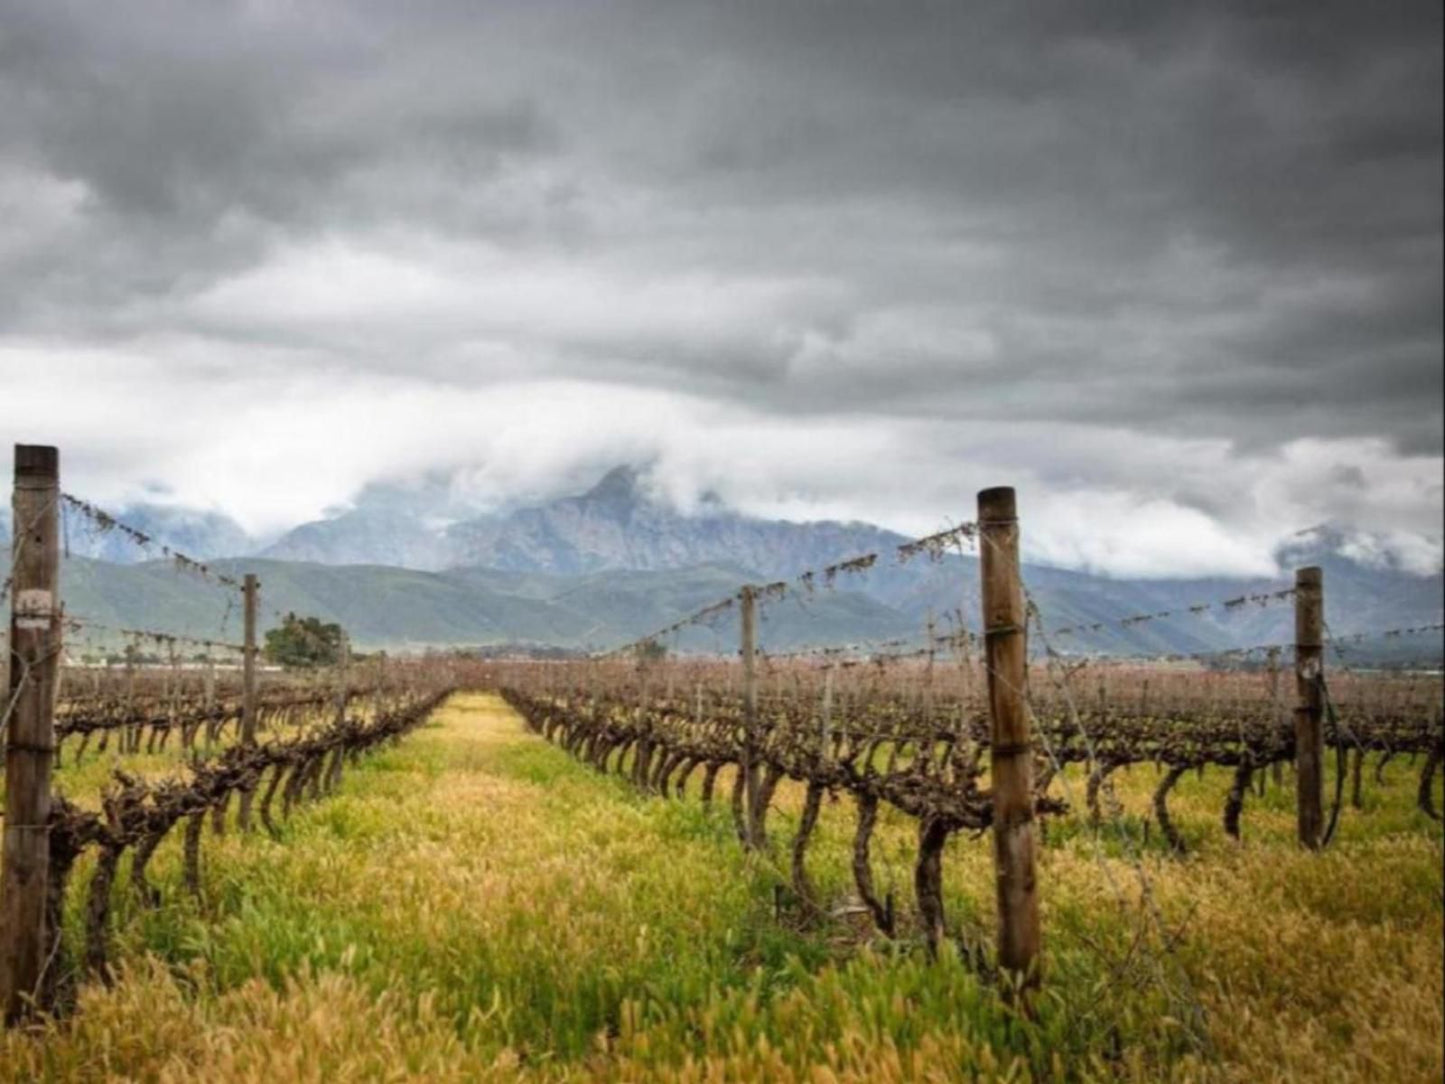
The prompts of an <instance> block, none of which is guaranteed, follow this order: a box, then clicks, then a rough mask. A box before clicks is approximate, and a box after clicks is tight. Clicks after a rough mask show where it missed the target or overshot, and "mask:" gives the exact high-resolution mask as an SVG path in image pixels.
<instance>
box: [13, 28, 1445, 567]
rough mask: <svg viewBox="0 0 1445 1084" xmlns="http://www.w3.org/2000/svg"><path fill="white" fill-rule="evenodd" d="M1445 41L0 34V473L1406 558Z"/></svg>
mask: <svg viewBox="0 0 1445 1084" xmlns="http://www.w3.org/2000/svg"><path fill="white" fill-rule="evenodd" d="M1440 40H1441V8H1440V5H1439V4H1438V3H1432V2H1414V0H1409V2H1405V3H1400V4H1390V5H1361V4H1352V3H1341V4H1333V5H1331V4H1323V5H1322V4H1317V3H1311V4H1297V5H1284V4H1271V5H1261V4H1252V3H1240V4H1236V5H1217V4H1216V5H1193V4H1136V5H1082V4H1078V3H1058V4H1019V3H997V4H952V3H943V2H937V0H934V2H927V3H913V4H910V3H903V4H893V3H882V2H870V3H856V2H855V3H850V2H845V0H814V2H805V3H797V4H769V3H762V2H759V0H738V2H721V0H719V2H715V3H710V4H702V3H680V4H679V3H674V4H626V3H587V4H582V3H571V4H560V3H515V4H506V5H504V4H488V5H478V4H473V3H461V2H457V3H442V2H421V3H409V4H405V5H399V4H389V3H380V2H378V3H346V4H327V3H312V4H306V5H290V4H282V3H270V2H253V3H246V4H221V3H194V2H186V3H181V2H174V3H159V2H154V3H144V4H141V3H133V4H124V3H123V4H115V5H105V6H103V7H97V6H95V5H90V4H81V3H73V4H72V3H47V4H43V5H37V4H27V3H21V2H18V0H17V2H8V0H0V102H3V108H0V378H3V395H0V436H5V437H7V438H13V439H28V440H47V441H51V442H57V443H62V444H64V445H65V447H66V448H67V464H68V467H67V469H68V471H69V472H70V473H71V474H72V475H75V476H78V480H77V481H76V485H77V487H79V486H82V485H87V486H89V487H90V488H91V489H92V490H93V491H94V492H96V493H97V494H99V495H103V496H112V497H114V498H115V499H124V498H125V497H126V496H128V495H133V494H134V493H135V492H138V491H139V489H140V487H143V486H149V487H151V489H152V490H154V489H155V488H156V487H158V486H159V487H161V488H163V489H164V490H165V491H167V492H169V493H171V494H173V495H174V499H176V500H178V501H183V502H187V503H194V504H200V505H204V506H210V507H219V508H223V509H225V510H227V511H229V512H232V513H233V514H235V515H237V516H238V517H240V518H241V519H242V520H243V521H244V522H246V523H247V524H248V525H249V526H252V527H253V528H257V529H263V530H265V529H271V530H274V529H278V528H280V527H283V526H287V525H289V524H291V523H294V522H296V521H298V520H300V519H303V518H307V517H309V516H314V515H316V514H318V513H319V512H320V510H321V509H322V508H324V507H327V506H329V505H335V504H337V503H340V502H344V501H346V500H348V499H350V498H351V497H353V496H354V495H355V494H356V493H357V492H358V491H359V490H360V489H361V488H362V487H363V486H364V485H365V484H366V483H368V482H372V481H375V480H377V479H385V478H406V477H413V476H421V475H423V474H426V473H427V472H433V473H434V472H436V471H443V472H446V473H447V474H449V475H450V476H451V477H453V478H454V479H455V484H456V485H457V486H458V487H459V488H461V489H463V490H466V491H467V492H469V493H471V494H472V495H473V496H474V497H475V499H476V501H477V502H478V503H480V504H486V503H487V502H497V501H503V500H508V499H515V498H517V497H519V496H525V495H529V494H533V495H542V494H546V493H548V492H554V491H556V490H557V489H558V488H561V487H566V486H568V485H571V484H573V483H575V482H577V481H578V480H579V479H581V478H583V477H584V476H585V475H587V473H588V472H589V471H591V470H594V469H601V468H602V467H605V466H607V465H610V463H611V462H615V461H619V460H620V459H624V458H625V459H630V460H632V461H639V462H648V463H651V464H653V469H654V472H655V474H656V476H657V477H658V479H659V484H661V485H663V486H664V487H666V488H667V489H668V490H669V492H670V493H672V495H673V496H674V497H675V499H677V500H679V501H680V502H682V503H684V504H685V503H687V502H688V501H689V500H692V499H695V497H696V496H697V494H699V493H701V492H703V491H705V490H709V489H710V490H715V491H717V492H718V493H720V494H722V495H723V496H724V497H725V498H727V499H729V500H730V501H733V502H734V503H736V504H738V505H739V506H741V507H745V508H748V509H750V510H753V511H758V512H760V513H767V514H788V515H792V516H796V517H804V518H805V517H809V516H821V515H837V516H866V517H869V518H873V519H877V520H880V521H882V522H885V523H888V524H890V525H894V526H898V527H900V528H903V529H913V528H918V529H930V528H932V527H934V526H936V525H937V524H938V519H939V517H941V516H945V515H950V514H952V515H955V516H957V515H959V514H964V513H966V512H967V510H968V505H969V503H970V501H971V496H972V491H973V489H976V488H978V487H979V486H982V485H987V484H993V483H1000V482H1013V483H1015V484H1017V485H1019V486H1020V489H1021V498H1022V499H1023V500H1024V501H1025V502H1026V507H1027V508H1029V509H1030V510H1031V511H1033V516H1032V517H1031V523H1034V524H1036V530H1035V531H1033V532H1031V534H1030V538H1031V545H1032V546H1033V547H1034V549H1035V553H1036V554H1037V555H1038V556H1041V557H1044V558H1047V559H1050V560H1056V561H1059V562H1061V563H1066V564H1072V565H1076V566H1087V567H1095V568H1103V569H1109V570H1115V571H1121V572H1123V571H1127V572H1141V571H1142V572H1151V571H1161V572H1162V571H1171V570H1174V571H1183V570H1190V571H1209V570H1213V569H1218V570H1221V571H1225V570H1243V569H1251V570H1257V569H1259V568H1261V567H1263V566H1264V565H1267V564H1268V562H1269V554H1270V551H1271V549H1272V547H1273V546H1274V544H1276V543H1277V542H1278V541H1279V540H1280V539H1281V538H1284V537H1286V536H1287V535H1288V534H1289V533H1290V532H1291V531H1293V530H1296V529H1299V528H1302V527H1307V526H1311V525H1313V524H1314V523H1318V522H1321V521H1325V520H1329V521H1333V522H1338V523H1342V524H1346V525H1352V526H1358V527H1364V528H1368V529H1371V530H1374V531H1380V532H1384V533H1386V534H1387V535H1393V536H1397V537H1398V538H1399V539H1400V540H1401V545H1402V547H1404V548H1405V549H1407V550H1409V551H1410V552H1420V549H1419V542H1418V539H1419V536H1422V535H1431V534H1434V535H1438V533H1439V530H1440V516H1441V483H1440V478H1441V470H1442V458H1441V456H1442V444H1445V437H1442V409H1441V396H1442V390H1445V389H1442V358H1441V354H1442V338H1445V333H1442V306H1441V293H1442V271H1441V268H1442V258H1445V255H1442V253H1445V250H1442V214H1441V200H1440V190H1441V185H1442V153H1441V145H1442V112H1441V101H1442V76H1441V69H1442V63H1441V46H1440ZM297 464H304V467H302V468H300V469H298V468H297ZM1425 552H1426V553H1427V554H1434V555H1437V556H1428V557H1427V561H1428V560H1435V559H1438V546H1436V547H1435V548H1433V549H1432V548H1431V547H1430V546H1429V545H1426V547H1425Z"/></svg>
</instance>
